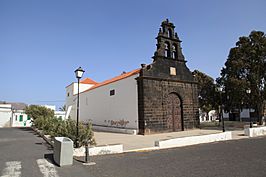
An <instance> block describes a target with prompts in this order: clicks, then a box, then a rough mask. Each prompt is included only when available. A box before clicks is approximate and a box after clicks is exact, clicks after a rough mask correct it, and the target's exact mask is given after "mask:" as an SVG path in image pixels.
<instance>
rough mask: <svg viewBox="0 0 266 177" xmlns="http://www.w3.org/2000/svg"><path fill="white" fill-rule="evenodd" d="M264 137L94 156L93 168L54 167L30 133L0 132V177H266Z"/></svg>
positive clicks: (46, 148)
mask: <svg viewBox="0 0 266 177" xmlns="http://www.w3.org/2000/svg"><path fill="white" fill-rule="evenodd" d="M265 152H266V137H261V138H252V139H242V140H234V141H226V142H217V143H211V144H201V145H195V146H188V147H182V148H176V149H168V150H160V151H149V152H138V153H125V154H117V155H105V156H94V157H91V158H90V161H93V162H96V165H93V166H84V165H82V163H81V162H78V161H74V165H73V166H67V167H58V166H56V165H55V164H54V162H53V161H52V153H53V151H52V150H51V148H50V147H49V146H48V145H47V144H46V143H45V141H43V140H42V138H40V137H38V135H36V134H35V133H34V132H33V131H32V130H30V129H17V128H2V129H0V177H7V176H12V177H21V176H22V177H31V176H33V177H42V176H45V177H49V176H53V177H72V176H73V177H83V176H93V177H105V176H110V177H179V176H180V177H181V176H182V177H184V176H185V177H186V176H188V177H194V176H195V177H208V176H215V177H220V176H224V177H253V176H256V177H265V176H266V155H265Z"/></svg>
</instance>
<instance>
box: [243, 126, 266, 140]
mask: <svg viewBox="0 0 266 177" xmlns="http://www.w3.org/2000/svg"><path fill="white" fill-rule="evenodd" d="M244 134H245V135H246V136H249V137H256V136H263V135H266V127H253V128H249V126H245V127H244Z"/></svg>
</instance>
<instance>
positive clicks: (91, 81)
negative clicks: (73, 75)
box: [80, 78, 98, 85]
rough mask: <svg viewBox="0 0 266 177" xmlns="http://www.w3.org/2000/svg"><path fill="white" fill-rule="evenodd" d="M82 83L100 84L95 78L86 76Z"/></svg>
mask: <svg viewBox="0 0 266 177" xmlns="http://www.w3.org/2000/svg"><path fill="white" fill-rule="evenodd" d="M80 83H81V84H94V85H95V84H98V82H95V81H94V80H92V79H90V78H85V79H83V80H82V81H80Z"/></svg>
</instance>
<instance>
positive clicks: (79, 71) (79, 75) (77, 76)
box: [75, 67, 85, 148]
mask: <svg viewBox="0 0 266 177" xmlns="http://www.w3.org/2000/svg"><path fill="white" fill-rule="evenodd" d="M84 72H85V71H84V70H83V69H82V68H81V67H79V68H78V69H76V70H75V74H76V78H77V79H78V98H77V127H76V128H77V135H76V141H75V145H76V148H77V147H78V137H79V81H80V79H81V78H82V75H83V73H84Z"/></svg>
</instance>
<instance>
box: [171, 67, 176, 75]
mask: <svg viewBox="0 0 266 177" xmlns="http://www.w3.org/2000/svg"><path fill="white" fill-rule="evenodd" d="M170 75H172V76H176V69H175V68H174V67H170Z"/></svg>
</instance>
